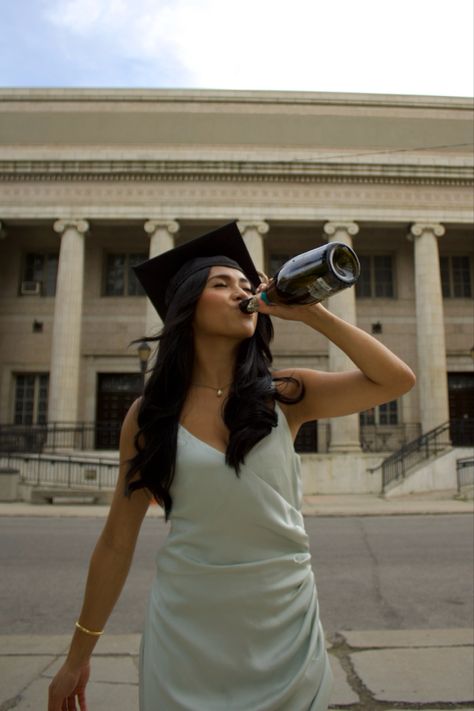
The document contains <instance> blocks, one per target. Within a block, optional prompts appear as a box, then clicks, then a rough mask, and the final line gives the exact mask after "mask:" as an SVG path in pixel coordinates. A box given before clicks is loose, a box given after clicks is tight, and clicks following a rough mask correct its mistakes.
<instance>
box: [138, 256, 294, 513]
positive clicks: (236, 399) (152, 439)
mask: <svg viewBox="0 0 474 711" xmlns="http://www.w3.org/2000/svg"><path fill="white" fill-rule="evenodd" d="M208 275H209V269H203V270H201V271H199V272H197V273H195V274H193V275H192V276H190V277H189V278H188V279H187V280H186V281H185V282H184V283H183V284H181V286H180V287H179V288H178V289H177V291H176V293H175V294H174V296H173V299H172V301H171V303H170V306H169V309H168V312H167V314H166V319H165V322H164V325H163V328H162V330H161V332H160V333H159V334H158V335H155V336H151V337H148V336H145V337H144V338H139V339H135V340H133V341H131V343H130V345H131V344H132V343H137V342H139V341H142V340H146V341H149V342H156V343H157V350H156V358H155V361H154V365H153V367H152V369H151V375H150V377H149V378H148V380H147V382H146V384H145V387H144V391H143V397H142V398H141V401H140V405H139V408H138V415H137V421H138V431H137V433H136V435H135V440H134V444H135V448H136V450H137V453H136V455H135V456H134V457H132V458H131V459H129V460H128V462H129V465H130V466H129V469H128V472H127V474H126V478H125V479H126V483H125V495H126V496H131V494H132V493H133V491H135V490H136V489H140V488H143V487H146V488H147V489H148V490H149V491H150V492H151V493H152V494H153V496H154V498H155V499H156V501H157V502H158V503H159V504H160V505H163V506H164V510H165V520H166V521H168V519H169V516H170V513H171V509H172V506H173V501H172V497H171V494H170V488H171V484H172V482H173V478H174V474H175V463H176V449H177V438H178V427H179V417H180V413H181V410H182V408H183V405H184V402H185V399H186V395H187V392H188V389H189V387H190V385H191V377H192V370H193V368H192V366H193V362H194V336H193V320H194V312H195V309H196V304H197V301H198V300H199V297H200V296H201V294H202V292H203V290H204V287H205V285H206V282H207V278H208ZM272 338H273V326H272V322H271V319H270V317H269V316H267V315H266V314H258V319H257V326H256V329H255V332H254V334H253V336H251V337H250V338H246V339H245V340H243V341H242V342H241V343H240V345H239V347H238V351H237V358H236V363H235V369H234V377H233V383H232V385H231V387H230V391H229V395H228V397H227V399H226V401H225V405H224V413H223V416H224V422H225V424H226V426H227V427H228V429H229V443H228V446H227V451H226V455H225V461H226V463H227V464H228V465H229V466H231V467H233V468H234V469H235V473H236V475H237V476H239V473H240V465H241V464H243V463H244V461H245V457H246V455H247V454H248V453H249V451H250V450H251V449H252V447H253V446H254V445H255V444H257V442H259V441H260V440H261V439H263V437H266V436H267V435H268V434H269V433H270V432H271V429H272V427H276V425H277V421H278V419H277V414H276V412H275V405H274V401H275V400H279V401H280V402H284V403H296V402H299V401H300V400H301V399H302V398H303V396H304V388H303V385H302V384H301V383H298V381H296V380H295V379H294V378H272V374H271V369H270V368H271V364H272V354H271V351H270V343H271V341H272ZM154 356H155V354H154ZM277 380H285V381H293V382H295V383H297V384H298V385H299V386H300V391H299V393H298V395H297V396H296V397H288V396H285V395H283V394H282V393H281V392H279V391H278V390H277V388H276V386H275V382H276V381H277ZM137 473H138V474H139V477H138V479H137V478H136V477H135V476H134V475H135V474H137Z"/></svg>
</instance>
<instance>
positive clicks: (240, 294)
mask: <svg viewBox="0 0 474 711" xmlns="http://www.w3.org/2000/svg"><path fill="white" fill-rule="evenodd" d="M253 293H254V289H253V288H252V285H251V284H250V282H249V280H248V279H247V277H246V276H245V275H244V274H243V273H242V272H241V271H239V270H238V269H232V268H231V267H219V266H215V267H211V268H210V270H209V275H208V278H207V282H206V285H205V287H204V290H203V292H202V294H201V296H200V297H199V301H198V302H197V305H196V311H195V314H194V328H195V330H196V332H198V333H202V334H203V335H207V336H227V337H229V338H235V339H236V340H239V341H242V340H244V339H245V338H251V336H253V334H254V332H255V328H256V325H257V318H258V314H256V313H253V314H246V313H243V312H242V311H241V310H240V309H239V304H240V302H241V301H242V300H243V299H247V298H248V297H249V296H251V295H252V294H253Z"/></svg>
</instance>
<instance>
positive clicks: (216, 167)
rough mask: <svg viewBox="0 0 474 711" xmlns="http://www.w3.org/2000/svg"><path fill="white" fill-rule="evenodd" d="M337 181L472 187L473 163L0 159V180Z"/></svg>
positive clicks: (473, 179) (473, 183) (473, 177)
mask: <svg viewBox="0 0 474 711" xmlns="http://www.w3.org/2000/svg"><path fill="white" fill-rule="evenodd" d="M98 180H99V181H107V182H124V181H146V182H153V181H171V180H172V181H181V182H198V181H223V182H228V181H236V182H268V183H274V182H288V181H291V182H293V183H314V182H322V183H324V182H329V183H334V182H340V183H346V182H351V183H354V182H355V183H382V184H404V185H450V186H468V187H469V186H472V185H474V167H473V166H472V165H429V164H426V163H425V164H418V165H413V164H402V163H399V164H396V163H390V164H377V163H372V162H370V163H369V162H367V163H362V162H359V161H358V162H353V163H351V162H347V161H344V162H338V163H335V162H317V161H249V160H245V161H230V160H225V161H222V160H16V161H15V160H3V161H0V181H2V182H18V181H21V182H57V181H60V182H71V181H81V182H87V181H98Z"/></svg>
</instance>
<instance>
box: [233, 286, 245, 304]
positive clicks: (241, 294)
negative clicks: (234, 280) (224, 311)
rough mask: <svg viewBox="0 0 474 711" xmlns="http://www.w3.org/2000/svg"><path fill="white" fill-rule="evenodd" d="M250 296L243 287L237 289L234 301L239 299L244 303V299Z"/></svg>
mask: <svg viewBox="0 0 474 711" xmlns="http://www.w3.org/2000/svg"><path fill="white" fill-rule="evenodd" d="M247 296H248V294H247V292H246V291H245V289H243V288H242V287H241V286H238V287H236V289H235V291H234V299H238V300H239V301H242V299H246V298H247Z"/></svg>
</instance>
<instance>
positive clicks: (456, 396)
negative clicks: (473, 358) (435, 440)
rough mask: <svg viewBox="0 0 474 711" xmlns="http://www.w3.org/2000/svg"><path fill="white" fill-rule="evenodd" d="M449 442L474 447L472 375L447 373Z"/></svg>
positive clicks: (473, 390) (473, 381)
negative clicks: (449, 423)
mask: <svg viewBox="0 0 474 711" xmlns="http://www.w3.org/2000/svg"><path fill="white" fill-rule="evenodd" d="M448 389H449V419H450V421H451V442H452V443H453V445H454V446H456V447H469V446H472V445H474V373H448Z"/></svg>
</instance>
